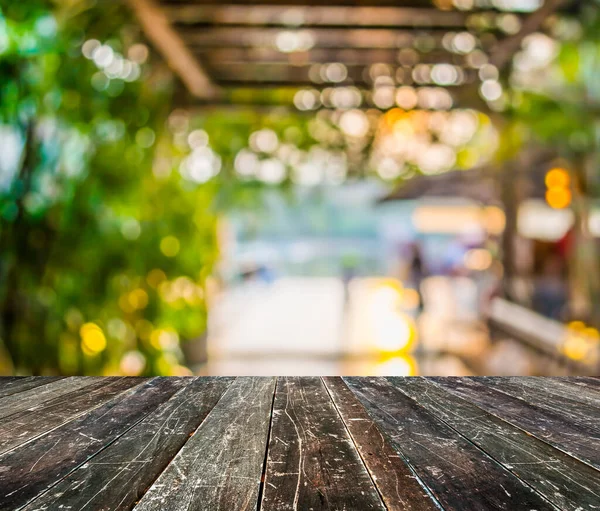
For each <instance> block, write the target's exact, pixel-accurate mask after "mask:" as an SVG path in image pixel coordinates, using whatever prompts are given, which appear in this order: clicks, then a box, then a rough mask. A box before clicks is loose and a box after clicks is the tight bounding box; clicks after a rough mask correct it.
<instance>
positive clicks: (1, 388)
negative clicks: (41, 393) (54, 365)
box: [0, 376, 62, 398]
mask: <svg viewBox="0 0 600 511" xmlns="http://www.w3.org/2000/svg"><path fill="white" fill-rule="evenodd" d="M61 378H62V376H3V377H2V378H0V398H3V397H6V396H10V395H12V394H16V393H18V392H23V391H24V390H29V389H32V388H34V387H41V386H42V385H47V384H48V383H52V382H53V381H56V380H60V379H61Z"/></svg>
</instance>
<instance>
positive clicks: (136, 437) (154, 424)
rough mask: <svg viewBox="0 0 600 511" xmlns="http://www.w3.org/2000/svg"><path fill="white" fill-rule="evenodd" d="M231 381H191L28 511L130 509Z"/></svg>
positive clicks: (27, 508) (27, 510) (197, 379)
mask: <svg viewBox="0 0 600 511" xmlns="http://www.w3.org/2000/svg"><path fill="white" fill-rule="evenodd" d="M232 381H233V378H189V384H188V385H187V386H186V387H184V388H183V389H181V390H179V391H178V392H177V393H176V394H175V395H173V397H171V399H169V400H168V401H166V402H165V403H163V404H162V405H160V406H159V407H158V408H157V409H156V410H155V411H154V412H152V413H151V414H150V415H148V416H147V417H146V418H145V419H144V420H142V421H141V422H139V423H138V424H136V425H135V426H134V427H133V428H131V429H130V430H129V431H128V432H127V433H125V434H124V435H123V436H122V437H120V438H119V439H118V440H117V441H115V442H114V443H113V444H111V445H110V446H108V447H107V448H106V449H104V450H103V451H101V452H100V453H98V454H97V455H96V456H94V457H93V458H91V459H90V460H89V461H88V462H87V463H85V464H84V465H82V466H81V467H79V468H78V469H77V470H75V471H73V472H72V473H71V474H69V475H68V476H67V477H66V478H65V479H63V480H62V481H61V482H60V483H58V484H57V485H56V486H55V487H54V488H52V489H51V490H50V491H49V492H47V493H45V494H44V495H43V496H42V497H41V498H39V499H36V500H35V501H34V502H32V503H31V504H30V505H29V506H27V507H26V508H24V510H25V511H34V510H36V511H52V510H54V509H72V510H77V511H112V510H114V511H117V510H121V509H131V508H132V507H133V506H134V505H135V503H136V502H137V501H138V500H139V499H140V498H141V497H142V495H143V494H144V492H145V491H146V490H147V489H148V487H149V486H150V485H151V484H152V482H154V481H155V480H156V478H157V477H158V476H159V475H160V473H161V472H162V471H163V470H164V468H165V467H166V466H167V465H168V463H169V462H170V461H171V460H172V459H173V457H174V456H175V455H176V454H177V452H178V451H179V450H180V449H181V447H182V446H183V445H184V444H185V442H186V441H187V440H188V438H189V437H190V435H191V434H193V433H194V431H195V430H196V428H197V427H198V426H199V425H200V424H201V423H202V421H203V420H204V418H205V417H206V416H207V414H208V413H209V412H210V411H211V410H212V408H213V407H214V406H215V404H216V403H217V402H218V400H219V399H220V398H221V396H222V395H223V393H224V392H225V391H226V390H227V388H228V387H229V385H230V384H231V382H232Z"/></svg>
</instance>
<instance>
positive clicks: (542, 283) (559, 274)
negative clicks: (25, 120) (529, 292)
mask: <svg viewBox="0 0 600 511" xmlns="http://www.w3.org/2000/svg"><path fill="white" fill-rule="evenodd" d="M564 270H565V265H564V262H563V259H562V258H561V257H560V256H559V255H558V254H554V253H551V254H549V255H547V256H546V258H545V260H544V262H543V264H542V272H541V275H540V277H539V278H538V279H537V281H536V283H535V287H534V291H533V298H532V306H533V309H534V310H535V311H536V312H539V313H540V314H542V315H543V316H546V317H547V318H551V319H557V320H559V319H562V316H563V314H564V310H565V306H566V304H567V299H568V288H567V285H566V282H565V278H564Z"/></svg>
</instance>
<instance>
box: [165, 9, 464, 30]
mask: <svg viewBox="0 0 600 511" xmlns="http://www.w3.org/2000/svg"><path fill="white" fill-rule="evenodd" d="M164 12H165V14H166V15H167V16H168V17H169V19H170V20H171V22H173V23H181V24H186V25H187V24H189V25H207V24H209V25H210V24H218V25H222V26H232V25H235V26H279V27H292V28H306V27H318V26H334V27H340V26H341V27H368V26H379V27H394V28H398V27H412V28H419V27H420V28H432V27H445V28H449V29H451V28H454V29H460V28H464V27H465V26H466V23H467V20H468V18H469V16H470V15H472V13H471V12H465V11H441V10H439V9H436V8H433V7H431V8H422V7H360V6H354V7H346V6H323V5H321V6H312V7H290V6H268V5H254V6H246V5H235V6H234V5H202V4H195V3H194V4H187V5H185V4H184V5H172V4H170V3H167V4H164Z"/></svg>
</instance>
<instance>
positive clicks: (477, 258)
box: [464, 248, 493, 271]
mask: <svg viewBox="0 0 600 511" xmlns="http://www.w3.org/2000/svg"><path fill="white" fill-rule="evenodd" d="M492 262H493V259H492V254H490V252H489V250H486V249H485V248H472V249H471V250H469V251H468V252H467V253H466V254H465V257H464V263H465V267H466V268H468V269H469V270H473V271H483V270H487V269H488V268H489V267H490V266H491V265H492Z"/></svg>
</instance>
